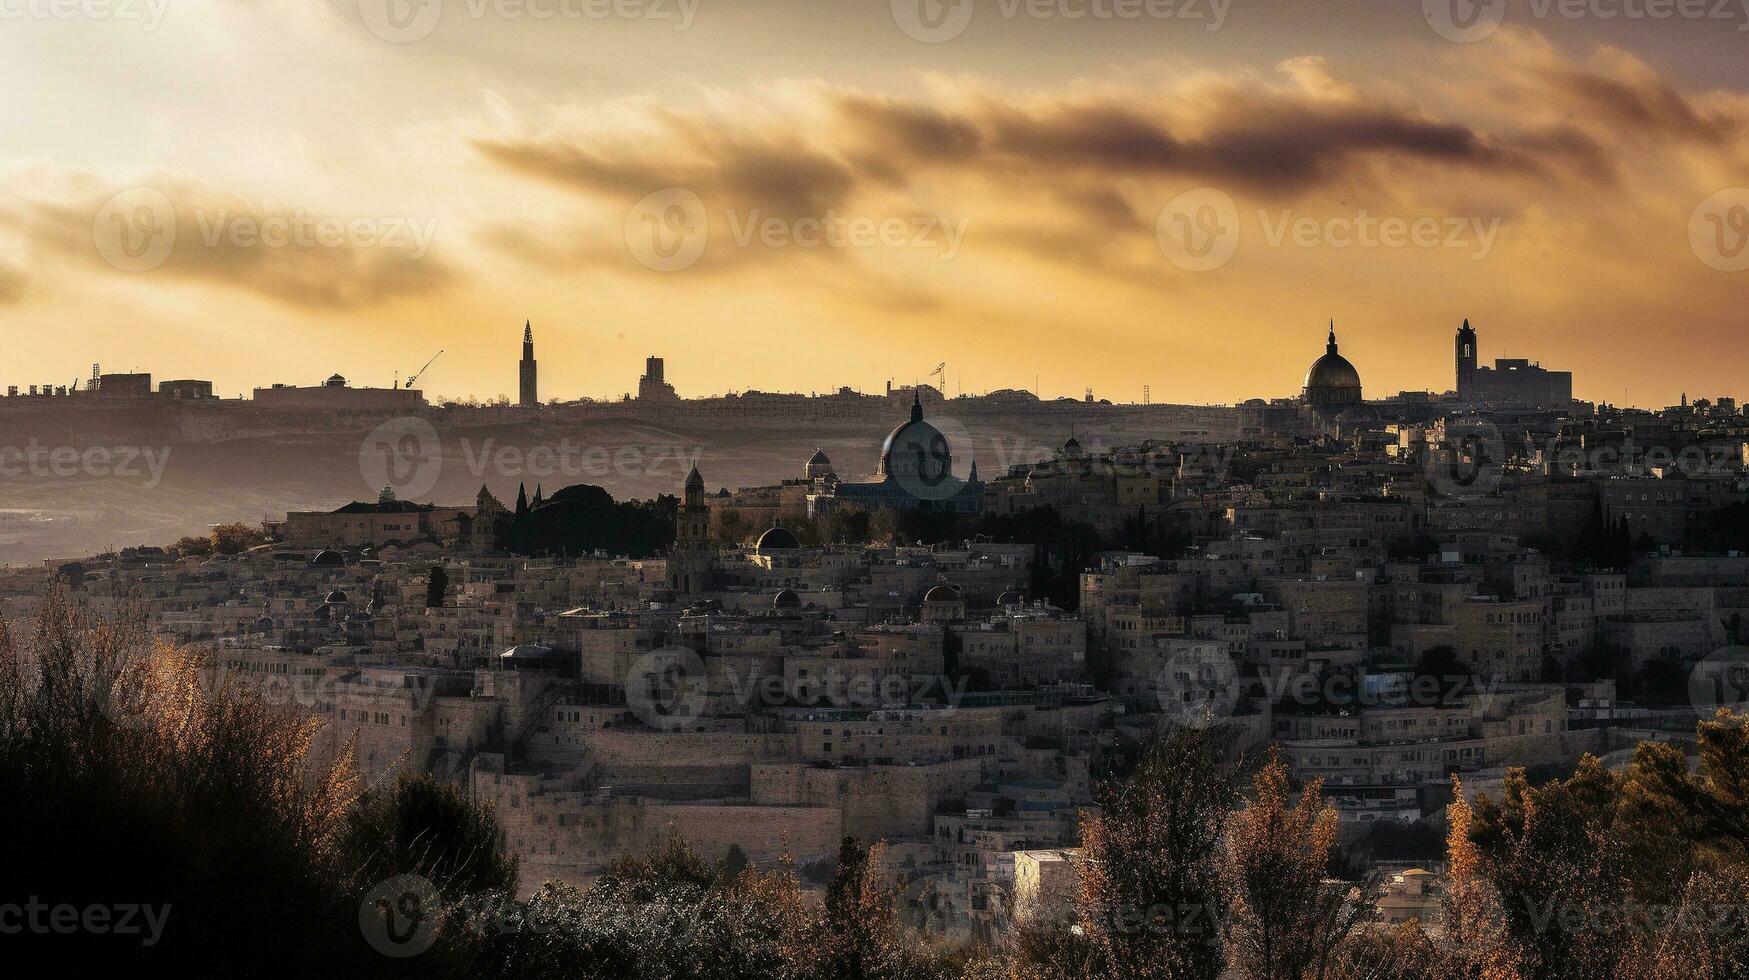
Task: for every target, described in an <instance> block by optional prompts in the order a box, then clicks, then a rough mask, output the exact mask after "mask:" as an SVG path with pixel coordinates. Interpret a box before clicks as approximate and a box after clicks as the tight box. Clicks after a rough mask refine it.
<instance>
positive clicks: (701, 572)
mask: <svg viewBox="0 0 1749 980" xmlns="http://www.w3.org/2000/svg"><path fill="white" fill-rule="evenodd" d="M712 557H713V556H712V549H711V512H710V510H709V508H707V507H706V506H705V502H704V477H702V476H700V475H699V472H698V465H697V464H696V463H695V464H693V467H692V471H691V472H689V473H687V474H686V487H685V490H684V491H683V493H682V496H681V499H680V511H679V513H677V514H675V515H674V548H673V550H672V551H671V552H670V553H669V555H668V588H669V589H670V590H672V591H674V592H677V593H679V594H681V595H697V594H699V593H701V592H703V591H704V590H705V588H706V587H707V586H708V585H709V583H710V574H711V564H712V561H711V560H712Z"/></svg>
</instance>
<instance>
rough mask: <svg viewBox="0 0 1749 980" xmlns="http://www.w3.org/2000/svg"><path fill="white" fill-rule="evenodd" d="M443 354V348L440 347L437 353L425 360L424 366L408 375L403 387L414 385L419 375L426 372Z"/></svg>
mask: <svg viewBox="0 0 1749 980" xmlns="http://www.w3.org/2000/svg"><path fill="white" fill-rule="evenodd" d="M442 356H443V349H442V348H438V351H437V353H435V354H433V355H431V360H429V361H426V362H425V367H422V368H420V369H419V370H417V371H414V372H413V373H412V374H409V375H407V383H406V384H403V385H401V387H403V388H411V387H413V382H415V381H418V380H419V376H420V375H422V374H424V373H425V368H428V367H430V366H431V365H432V363H433V362H435V361H436V360H437V359H438V358H440V357H442Z"/></svg>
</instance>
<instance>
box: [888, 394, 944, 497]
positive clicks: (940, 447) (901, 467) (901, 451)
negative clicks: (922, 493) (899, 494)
mask: <svg viewBox="0 0 1749 980" xmlns="http://www.w3.org/2000/svg"><path fill="white" fill-rule="evenodd" d="M952 473H953V455H952V452H951V451H950V450H949V449H948V445H947V437H946V436H944V435H942V434H941V430H940V429H937V428H936V427H935V426H933V425H930V424H929V423H928V422H925V421H923V403H922V402H920V401H918V400H917V399H916V397H915V396H913V397H912V401H911V418H910V419H909V420H907V421H905V422H903V423H901V424H900V425H898V426H897V427H895V428H894V429H893V431H891V432H889V433H887V438H886V441H884V442H882V443H881V464H880V475H881V477H883V478H885V479H895V480H904V481H907V482H911V481H915V482H917V483H919V484H921V485H923V486H935V485H937V484H940V483H941V482H943V481H944V480H946V479H947V478H948V476H949V475H950V474H952Z"/></svg>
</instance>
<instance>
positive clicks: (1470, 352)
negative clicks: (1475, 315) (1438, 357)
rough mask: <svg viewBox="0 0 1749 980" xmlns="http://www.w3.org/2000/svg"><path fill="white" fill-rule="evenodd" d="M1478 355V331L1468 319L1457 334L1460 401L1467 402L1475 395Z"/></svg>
mask: <svg viewBox="0 0 1749 980" xmlns="http://www.w3.org/2000/svg"><path fill="white" fill-rule="evenodd" d="M1476 353H1477V352H1476V331H1475V328H1473V327H1471V326H1470V321H1469V318H1467V317H1466V318H1465V319H1464V325H1463V326H1461V327H1459V328H1458V332H1457V393H1458V398H1459V399H1460V400H1467V399H1468V398H1469V397H1470V396H1471V395H1472V394H1474V392H1473V391H1472V387H1473V386H1474V384H1475V381H1476Z"/></svg>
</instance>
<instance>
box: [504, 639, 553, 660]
mask: <svg viewBox="0 0 1749 980" xmlns="http://www.w3.org/2000/svg"><path fill="white" fill-rule="evenodd" d="M552 654H553V648H552V647H543V646H541V645H540V644H538V643H518V644H517V645H516V646H513V647H511V648H510V649H508V650H506V651H504V652H503V653H501V654H499V655H498V659H500V660H538V659H540V658H542V657H550V656H552Z"/></svg>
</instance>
